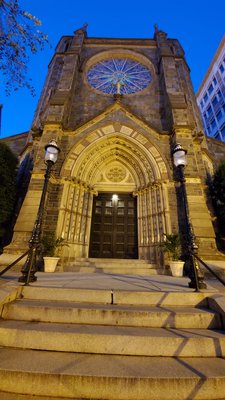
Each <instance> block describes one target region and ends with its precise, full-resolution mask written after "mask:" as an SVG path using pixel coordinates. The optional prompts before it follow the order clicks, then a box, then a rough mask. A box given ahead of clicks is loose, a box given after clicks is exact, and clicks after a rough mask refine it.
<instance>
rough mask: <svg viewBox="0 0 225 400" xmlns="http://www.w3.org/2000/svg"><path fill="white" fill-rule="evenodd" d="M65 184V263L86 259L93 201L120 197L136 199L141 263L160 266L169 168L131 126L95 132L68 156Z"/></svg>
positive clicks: (61, 230)
mask: <svg viewBox="0 0 225 400" xmlns="http://www.w3.org/2000/svg"><path fill="white" fill-rule="evenodd" d="M102 132H104V134H102ZM125 132H126V133H125ZM61 179H62V181H63V182H64V188H63V194H62V201H61V205H60V211H59V219H58V226H57V234H58V235H62V236H63V237H64V238H65V239H66V240H67V242H68V243H69V247H66V248H64V253H65V254H64V255H65V256H66V258H67V259H68V258H70V259H74V258H77V257H87V256H88V246H89V238H90V227H91V215H92V203H93V195H95V194H97V193H98V192H113V191H117V192H129V193H133V195H134V196H137V200H138V202H137V203H138V221H137V223H138V247H139V258H141V259H147V260H151V261H152V262H156V261H158V260H157V254H159V243H160V242H161V241H162V239H163V233H165V232H168V231H170V215H169V209H168V201H167V198H168V196H167V184H168V167H167V165H166V163H165V161H164V160H163V158H162V156H161V154H160V153H159V151H158V149H157V148H156V146H153V144H152V142H151V140H150V139H149V138H147V137H146V136H144V135H143V134H140V133H137V132H136V131H133V130H132V129H130V128H129V127H127V126H122V127H121V129H120V131H119V132H117V131H115V132H112V129H110V127H109V126H108V127H105V128H104V129H102V130H101V132H99V131H95V132H92V133H90V134H89V135H87V136H86V137H85V138H83V139H81V140H80V141H79V142H78V143H77V144H76V145H75V146H74V147H73V148H72V150H71V151H70V153H69V155H68V157H67V159H66V161H65V163H64V165H63V167H62V170H61Z"/></svg>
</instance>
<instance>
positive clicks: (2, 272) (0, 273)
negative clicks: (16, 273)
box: [0, 250, 29, 276]
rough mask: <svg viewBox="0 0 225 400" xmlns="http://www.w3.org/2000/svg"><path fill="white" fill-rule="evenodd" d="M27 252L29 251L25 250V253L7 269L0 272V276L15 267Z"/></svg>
mask: <svg viewBox="0 0 225 400" xmlns="http://www.w3.org/2000/svg"><path fill="white" fill-rule="evenodd" d="M28 252H29V250H27V251H26V253H23V254H22V256H20V257H18V258H17V259H16V260H15V261H13V262H12V263H11V264H9V265H8V267H6V268H5V269H3V270H2V271H0V276H2V275H3V274H4V273H5V272H7V271H8V270H9V269H11V268H12V267H14V265H16V264H17V263H18V262H19V261H20V260H22V258H24V257H25V256H26V255H27V254H28Z"/></svg>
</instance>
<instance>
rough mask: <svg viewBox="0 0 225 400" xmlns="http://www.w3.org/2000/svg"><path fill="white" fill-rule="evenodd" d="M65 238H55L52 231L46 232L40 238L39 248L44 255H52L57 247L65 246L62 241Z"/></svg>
mask: <svg viewBox="0 0 225 400" xmlns="http://www.w3.org/2000/svg"><path fill="white" fill-rule="evenodd" d="M64 240H65V239H63V238H62V237H60V238H56V236H55V234H54V233H48V234H46V235H43V236H42V238H41V249H42V254H43V256H44V257H54V256H55V255H56V252H57V249H59V248H60V247H62V246H65V244H64V243H63V242H64Z"/></svg>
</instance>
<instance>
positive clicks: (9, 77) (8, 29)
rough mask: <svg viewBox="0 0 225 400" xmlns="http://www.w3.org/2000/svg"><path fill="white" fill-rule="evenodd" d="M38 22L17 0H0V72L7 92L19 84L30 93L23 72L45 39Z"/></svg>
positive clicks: (16, 87) (28, 81) (27, 80)
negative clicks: (31, 55) (31, 56)
mask: <svg viewBox="0 0 225 400" xmlns="http://www.w3.org/2000/svg"><path fill="white" fill-rule="evenodd" d="M40 25H41V21H40V20H39V19H38V18H36V17H35V16H33V15H32V14H30V13H29V12H27V11H24V10H22V9H21V7H20V5H19V2H18V0H0V72H1V75H2V77H3V82H4V85H5V91H6V94H7V95H9V94H10V93H11V92H12V90H18V89H19V88H20V87H26V88H28V89H29V90H30V91H31V93H32V94H33V95H34V88H33V86H32V84H31V79H29V77H28V76H27V68H28V62H29V58H30V54H32V53H33V54H34V53H36V52H37V51H38V50H43V48H44V45H45V43H46V42H48V38H47V36H46V35H45V34H44V33H43V32H42V31H41V30H40V29H39V27H40Z"/></svg>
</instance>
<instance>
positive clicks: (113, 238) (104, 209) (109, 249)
mask: <svg viewBox="0 0 225 400" xmlns="http://www.w3.org/2000/svg"><path fill="white" fill-rule="evenodd" d="M116 196H118V198H117V199H116V198H115V195H113V194H112V193H100V194H99V195H98V196H97V197H94V202H93V212H92V225H91V238H90V251H89V257H97V258H138V240H137V200H136V197H133V196H132V195H129V194H118V195H116Z"/></svg>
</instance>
